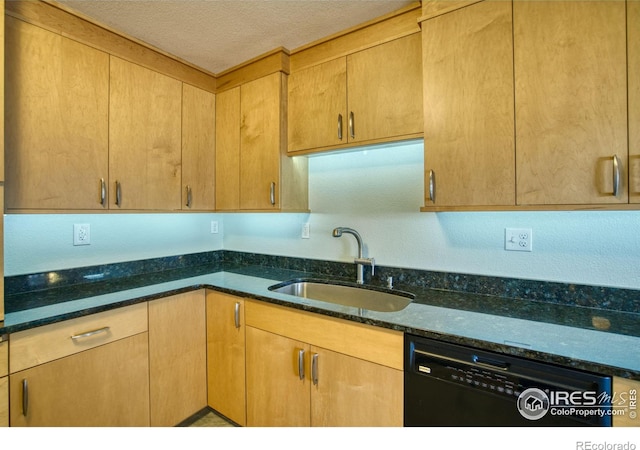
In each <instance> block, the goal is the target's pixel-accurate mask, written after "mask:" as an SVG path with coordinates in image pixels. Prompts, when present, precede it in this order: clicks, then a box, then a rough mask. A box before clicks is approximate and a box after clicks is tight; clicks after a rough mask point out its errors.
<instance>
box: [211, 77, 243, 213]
mask: <svg viewBox="0 0 640 450" xmlns="http://www.w3.org/2000/svg"><path fill="white" fill-rule="evenodd" d="M239 124H240V87H235V88H233V89H229V90H228V91H224V92H220V93H218V94H216V163H215V170H216V177H215V179H216V209H218V210H222V211H230V210H237V209H240V125H239Z"/></svg>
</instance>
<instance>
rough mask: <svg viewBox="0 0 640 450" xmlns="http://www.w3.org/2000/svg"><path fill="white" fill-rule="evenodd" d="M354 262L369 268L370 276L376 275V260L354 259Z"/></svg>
mask: <svg viewBox="0 0 640 450" xmlns="http://www.w3.org/2000/svg"><path fill="white" fill-rule="evenodd" d="M354 262H355V263H356V264H362V265H364V266H371V276H373V275H375V274H376V260H375V259H374V258H356V259H355V260H354Z"/></svg>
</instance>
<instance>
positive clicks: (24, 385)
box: [22, 378, 29, 417]
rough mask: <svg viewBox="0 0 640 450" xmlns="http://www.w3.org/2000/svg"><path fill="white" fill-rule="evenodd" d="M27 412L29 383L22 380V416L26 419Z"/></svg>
mask: <svg viewBox="0 0 640 450" xmlns="http://www.w3.org/2000/svg"><path fill="white" fill-rule="evenodd" d="M28 412H29V382H28V381H27V379H26V378H25V379H23V380H22V415H23V416H25V417H26V415H27V413H28Z"/></svg>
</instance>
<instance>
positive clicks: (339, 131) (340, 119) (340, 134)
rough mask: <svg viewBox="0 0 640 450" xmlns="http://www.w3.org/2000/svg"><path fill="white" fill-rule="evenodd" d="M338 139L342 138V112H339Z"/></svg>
mask: <svg viewBox="0 0 640 450" xmlns="http://www.w3.org/2000/svg"><path fill="white" fill-rule="evenodd" d="M338 139H339V140H342V114H338Z"/></svg>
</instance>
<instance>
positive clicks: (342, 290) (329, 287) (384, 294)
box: [269, 279, 415, 312]
mask: <svg viewBox="0 0 640 450" xmlns="http://www.w3.org/2000/svg"><path fill="white" fill-rule="evenodd" d="M269 290H270V291H273V292H278V293H280V294H289V295H295V296H296V297H302V298H309V299H313V300H320V301H323V302H327V303H334V304H337V305H343V306H351V307H354V308H361V309H368V310H371V311H379V312H395V311H401V310H403V309H404V308H406V307H407V306H408V305H409V303H411V301H412V300H413V299H414V298H415V295H413V294H412V293H410V292H404V291H395V290H391V289H384V288H376V287H370V286H362V285H358V284H351V283H344V282H336V281H325V280H314V279H296V280H289V281H285V282H283V283H278V284H274V285H273V286H270V287H269Z"/></svg>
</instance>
